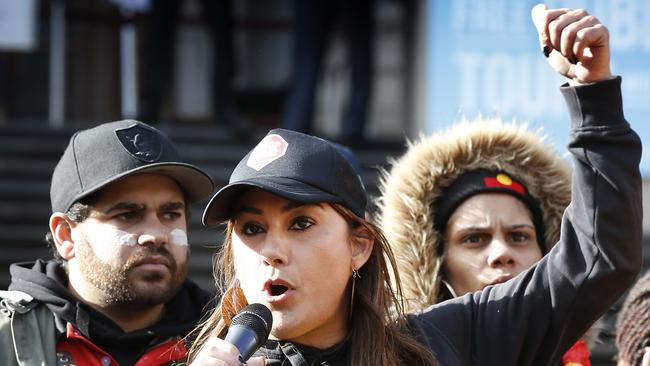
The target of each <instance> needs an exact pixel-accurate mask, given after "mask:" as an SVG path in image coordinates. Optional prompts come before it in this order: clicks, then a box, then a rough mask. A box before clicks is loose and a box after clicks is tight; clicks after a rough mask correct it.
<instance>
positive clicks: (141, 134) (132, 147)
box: [115, 124, 162, 163]
mask: <svg viewBox="0 0 650 366" xmlns="http://www.w3.org/2000/svg"><path fill="white" fill-rule="evenodd" d="M115 134H116V135H117V138H118V140H119V141H120V143H121V144H122V146H123V147H124V149H126V151H128V152H129V154H131V155H132V156H133V157H134V158H136V159H139V160H142V161H144V162H147V163H153V162H155V161H158V159H159V158H160V155H161V154H162V142H161V141H160V137H159V136H158V134H157V133H156V132H155V131H152V130H150V129H148V128H146V127H143V126H141V125H137V124H136V125H134V126H131V127H127V128H122V129H118V130H115Z"/></svg>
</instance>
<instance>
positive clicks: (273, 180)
mask: <svg viewBox="0 0 650 366" xmlns="http://www.w3.org/2000/svg"><path fill="white" fill-rule="evenodd" d="M253 187H256V188H261V189H263V190H265V191H268V192H271V193H273V194H276V195H278V196H280V197H283V198H286V199H289V200H293V201H297V202H303V203H318V202H331V203H341V204H342V205H344V206H345V207H347V208H348V209H350V210H351V211H352V212H354V214H356V215H357V216H359V217H361V218H363V217H364V215H365V210H366V190H365V188H364V186H363V183H362V182H361V178H360V177H359V175H358V174H357V173H356V171H355V170H354V169H353V168H352V166H351V165H350V163H349V162H348V160H347V159H346V158H345V157H344V156H343V155H342V154H341V153H340V151H339V149H338V148H336V147H335V146H334V145H333V144H332V143H330V142H328V141H326V140H323V139H321V138H318V137H315V136H310V135H306V134H304V133H300V132H295V131H290V130H285V129H280V128H277V129H273V130H271V131H269V132H268V134H267V135H266V136H265V137H264V138H263V139H262V140H261V141H260V142H259V143H258V144H257V146H255V148H253V150H251V151H250V152H249V153H248V154H246V156H245V157H244V158H243V159H242V160H241V161H240V162H239V164H238V165H237V167H236V168H235V170H234V171H233V172H232V175H231V176H230V181H229V183H228V185H227V186H225V187H223V188H221V189H220V190H219V191H218V192H217V193H216V194H215V195H214V196H213V197H212V199H211V200H210V202H209V203H208V206H207V207H206V208H205V212H203V224H204V225H213V224H219V223H222V222H223V221H225V220H227V219H229V218H230V216H231V215H232V210H233V208H234V206H235V204H236V202H237V200H238V199H239V197H240V196H241V195H242V194H243V193H244V192H245V191H247V190H248V189H250V188H253Z"/></svg>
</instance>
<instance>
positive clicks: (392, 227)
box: [378, 119, 571, 311]
mask: <svg viewBox="0 0 650 366" xmlns="http://www.w3.org/2000/svg"><path fill="white" fill-rule="evenodd" d="M481 171H487V172H495V173H496V174H501V173H505V174H506V179H510V177H511V178H512V179H513V180H514V181H515V182H517V183H515V184H519V183H521V185H523V187H525V191H526V196H527V197H525V198H527V199H529V201H530V202H532V204H527V206H528V208H529V209H531V211H532V213H533V215H532V216H533V222H534V223H535V228H536V236H537V241H538V245H539V246H540V247H541V253H542V255H543V254H545V253H546V252H548V250H549V249H550V248H551V247H552V246H553V245H555V243H556V241H557V240H558V238H559V231H560V221H561V217H562V213H563V211H564V209H565V208H566V206H567V205H568V204H569V202H570V200H571V185H570V179H571V178H570V170H569V168H568V166H567V164H566V162H565V161H564V160H563V159H562V158H561V157H559V156H558V155H557V154H555V153H554V152H553V148H552V147H551V146H550V145H549V144H547V143H545V142H544V141H543V139H542V138H541V137H540V136H539V135H538V134H536V133H533V132H531V131H529V130H527V128H526V127H525V126H521V125H516V124H512V123H504V122H501V121H499V120H486V119H483V120H478V121H473V122H468V121H463V122H460V123H458V124H456V125H455V126H453V127H451V128H450V129H449V130H447V131H445V132H441V133H437V134H434V135H432V136H429V137H423V138H421V139H420V141H418V142H416V143H413V144H411V145H410V147H409V149H408V152H407V153H406V154H405V155H404V156H402V157H401V158H399V159H398V160H396V161H395V162H394V163H393V166H392V168H391V170H390V172H389V173H386V174H385V175H384V177H383V179H382V182H381V192H382V198H381V199H380V202H379V209H380V213H379V217H378V221H379V224H380V226H381V227H382V229H383V231H384V233H385V235H386V237H387V239H388V241H389V243H390V244H391V247H392V249H393V250H394V252H395V255H396V258H397V265H398V267H399V272H400V277H401V284H402V289H403V291H404V296H405V307H406V310H407V311H417V310H421V309H424V308H426V307H428V306H429V305H431V304H435V303H438V302H440V301H442V300H444V299H446V298H449V297H453V296H454V295H455V294H454V291H453V289H451V288H449V286H448V283H446V281H443V280H444V278H443V277H444V273H443V272H444V264H443V263H444V260H445V254H446V252H445V248H444V243H443V238H444V234H443V233H441V229H439V227H441V226H440V225H436V224H434V222H436V220H440V219H441V218H440V216H441V215H442V216H444V218H443V221H445V222H446V220H448V219H449V218H450V215H451V213H452V212H453V210H454V209H455V208H457V207H458V204H460V203H461V202H462V201H463V200H464V199H467V198H468V196H467V195H466V196H462V194H460V193H458V191H459V190H458V187H457V186H458V185H459V184H456V185H454V184H453V183H455V182H456V180H457V179H458V178H459V177H461V178H463V179H458V180H459V181H461V180H463V183H462V184H460V185H464V186H467V184H466V183H465V181H469V182H473V181H476V179H477V178H471V177H470V178H467V177H468V172H481ZM471 175H472V174H469V176H471ZM501 175H502V176H503V174H501ZM507 175H510V177H508V176H507ZM496 178H499V179H497V180H501V179H500V178H501V177H499V176H496ZM481 179H483V178H481ZM497 180H494V179H493V181H495V182H496V181H497ZM506 183H509V182H506ZM498 184H500V183H497V185H498ZM450 190H451V192H450ZM443 193H444V194H443ZM448 197H452V199H448ZM520 198H521V197H520ZM531 198H532V199H531ZM450 201H451V202H450ZM527 202H528V201H527ZM436 209H438V211H439V212H436ZM440 211H444V212H443V213H442V214H441V212H440ZM442 227H444V222H443V223H442ZM459 295H460V294H459Z"/></svg>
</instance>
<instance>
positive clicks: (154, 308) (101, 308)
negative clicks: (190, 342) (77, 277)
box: [68, 283, 165, 333]
mask: <svg viewBox="0 0 650 366" xmlns="http://www.w3.org/2000/svg"><path fill="white" fill-rule="evenodd" d="M68 289H69V291H70V292H71V293H72V294H73V295H74V296H75V297H76V298H78V299H79V300H80V301H82V302H83V303H85V304H86V305H88V306H90V307H91V308H93V309H95V310H96V311H98V312H100V313H102V314H104V315H105V316H106V317H107V318H109V319H110V320H112V321H113V322H114V323H115V324H117V325H118V326H119V327H120V328H121V329H122V330H123V331H124V332H126V333H128V332H133V331H136V330H139V329H144V328H147V327H149V326H151V325H154V324H155V323H156V322H157V321H158V320H160V319H161V318H162V317H163V315H165V304H157V305H143V304H116V305H109V304H106V302H105V301H103V300H102V296H92V295H90V294H91V293H93V291H82V292H83V295H82V294H81V293H80V291H77V289H75V287H74V286H72V285H71V284H70V283H68Z"/></svg>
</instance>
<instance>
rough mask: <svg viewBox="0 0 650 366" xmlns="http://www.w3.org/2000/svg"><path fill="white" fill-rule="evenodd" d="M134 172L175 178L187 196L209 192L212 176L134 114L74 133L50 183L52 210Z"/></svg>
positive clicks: (200, 196) (193, 197) (202, 196)
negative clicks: (184, 159) (182, 158)
mask: <svg viewBox="0 0 650 366" xmlns="http://www.w3.org/2000/svg"><path fill="white" fill-rule="evenodd" d="M137 173H151V174H161V175H165V176H168V177H170V178H172V179H174V180H175V181H176V182H177V183H178V185H179V186H180V187H181V189H182V190H183V192H184V193H185V196H186V198H187V200H188V201H189V202H198V201H201V200H204V199H206V198H208V197H209V196H210V193H212V190H213V189H214V184H213V182H212V179H210V177H209V176H208V175H207V174H206V173H205V172H203V171H202V170H201V169H199V168H198V167H196V166H194V165H191V164H186V163H183V162H181V158H180V157H179V155H178V152H177V151H176V148H175V147H174V145H173V144H172V142H171V141H170V140H169V139H168V138H167V136H165V134H163V133H162V132H161V131H159V130H158V129H156V128H154V127H151V126H149V125H147V124H145V123H142V122H138V121H134V120H123V121H117V122H109V123H104V124H102V125H99V126H97V127H94V128H90V129H87V130H82V131H79V132H77V133H75V134H74V135H73V136H72V137H71V138H70V142H69V143H68V147H67V148H66V149H65V152H64V153H63V155H62V156H61V159H60V160H59V162H58V164H57V165H56V168H54V173H53V174H52V184H51V186H50V200H51V204H52V212H66V211H67V210H68V209H69V208H70V206H72V205H73V204H74V203H75V202H78V201H79V200H81V199H83V198H84V197H87V196H89V195H90V194H92V193H95V192H97V191H99V190H100V189H102V188H104V187H106V186H107V185H109V184H111V183H114V182H116V181H118V180H120V179H123V178H125V177H128V176H131V175H133V174H137Z"/></svg>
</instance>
